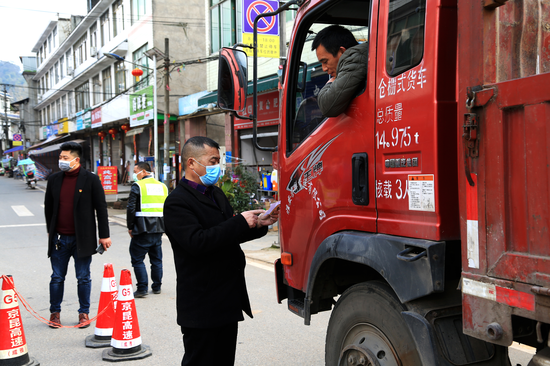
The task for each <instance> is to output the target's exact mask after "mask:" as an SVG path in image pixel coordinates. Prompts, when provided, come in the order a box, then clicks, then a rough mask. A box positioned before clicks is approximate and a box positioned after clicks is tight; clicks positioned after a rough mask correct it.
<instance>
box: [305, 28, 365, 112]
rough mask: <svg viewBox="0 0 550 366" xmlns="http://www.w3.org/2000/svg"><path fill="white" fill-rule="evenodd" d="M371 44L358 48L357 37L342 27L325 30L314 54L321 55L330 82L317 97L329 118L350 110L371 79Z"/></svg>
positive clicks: (318, 34) (320, 36) (314, 45)
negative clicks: (369, 77)
mask: <svg viewBox="0 0 550 366" xmlns="http://www.w3.org/2000/svg"><path fill="white" fill-rule="evenodd" d="M368 48H369V46H368V43H367V42H365V43H361V44H358V43H357V41H356V40H355V37H354V36H353V34H352V33H351V32H350V31H349V30H348V29H346V28H344V27H342V26H339V25H331V26H329V27H326V28H324V29H322V30H321V31H320V32H319V33H317V35H316V36H315V39H314V40H313V44H312V45H311V50H312V51H315V52H316V54H317V59H318V60H319V62H321V65H322V67H323V71H324V72H326V73H327V74H329V75H330V79H329V81H328V82H327V83H326V85H325V86H324V87H323V89H321V91H320V92H319V95H318V96H317V101H318V103H319V108H320V109H321V112H322V113H323V115H324V116H325V117H336V116H338V115H340V114H341V113H343V112H345V111H346V109H348V106H349V105H350V103H351V101H352V100H353V98H354V97H355V96H356V95H357V92H358V91H359V90H361V88H362V87H363V86H364V85H365V81H366V79H367V62H368Z"/></svg>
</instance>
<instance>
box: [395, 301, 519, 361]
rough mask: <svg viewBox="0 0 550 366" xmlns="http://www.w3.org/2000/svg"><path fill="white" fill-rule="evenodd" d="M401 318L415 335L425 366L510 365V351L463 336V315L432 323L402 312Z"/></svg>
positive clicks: (439, 319) (408, 312) (434, 319)
mask: <svg viewBox="0 0 550 366" xmlns="http://www.w3.org/2000/svg"><path fill="white" fill-rule="evenodd" d="M401 316H402V317H403V320H404V321H405V323H406V324H407V326H408V327H409V331H410V333H411V334H412V335H413V339H414V342H415V344H416V348H417V350H418V353H419V356H420V359H421V361H422V366H453V365H477V366H505V365H510V360H509V359H508V349H507V347H502V346H499V345H495V344H491V343H488V342H485V341H482V340H479V339H476V338H473V337H470V336H467V335H465V334H463V333H462V331H461V330H462V327H461V324H462V322H461V319H460V315H456V316H443V317H439V318H432V317H430V316H429V315H428V318H429V319H432V320H431V321H428V320H427V319H426V318H425V317H423V316H422V315H420V314H418V313H416V312H412V311H403V312H401ZM432 323H433V324H435V325H432ZM459 325H460V326H459Z"/></svg>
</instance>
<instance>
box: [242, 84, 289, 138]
mask: <svg viewBox="0 0 550 366" xmlns="http://www.w3.org/2000/svg"><path fill="white" fill-rule="evenodd" d="M243 115H244V116H250V115H252V96H248V98H247V99H246V110H245V112H244V113H243ZM278 124H279V91H278V90H275V91H272V92H269V93H265V94H260V95H258V124H257V125H258V127H263V126H277V125H278ZM247 128H252V121H250V120H247V119H240V118H235V129H236V130H243V129H247Z"/></svg>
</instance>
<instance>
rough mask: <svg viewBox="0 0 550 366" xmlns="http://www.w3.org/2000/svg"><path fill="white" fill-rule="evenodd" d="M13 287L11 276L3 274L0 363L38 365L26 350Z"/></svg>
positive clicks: (0, 315)
mask: <svg viewBox="0 0 550 366" xmlns="http://www.w3.org/2000/svg"><path fill="white" fill-rule="evenodd" d="M14 287H15V286H14V283H13V279H12V278H11V276H9V275H8V276H4V280H3V281H2V298H1V299H0V365H9V366H20V365H24V366H31V365H33V366H38V365H40V364H39V363H38V362H37V361H36V360H35V359H34V358H31V357H29V353H28V351H27V341H26V340H25V332H24V331H23V322H22V321H21V313H20V312H19V302H18V301H17V296H16V295H15V291H14Z"/></svg>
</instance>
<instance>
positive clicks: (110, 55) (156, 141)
mask: <svg viewBox="0 0 550 366" xmlns="http://www.w3.org/2000/svg"><path fill="white" fill-rule="evenodd" d="M152 50H154V48H153V49H152ZM152 50H149V51H152ZM149 51H147V52H145V54H146V55H147V56H148V57H150V56H149V55H148V54H147V53H148V52H149ZM103 55H104V56H105V57H108V58H112V59H114V60H117V61H124V62H127V63H129V64H132V65H134V66H138V67H143V68H145V69H148V70H153V118H154V125H153V133H154V135H155V138H154V139H153V140H154V149H155V155H154V157H155V178H156V179H158V178H159V174H158V166H159V158H158V151H159V136H158V128H159V127H158V118H157V67H156V66H157V62H156V58H155V53H153V65H154V66H155V67H154V68H152V69H151V68H150V67H146V66H143V65H139V64H136V63H135V62H131V61H127V60H126V59H125V58H124V57H122V56H119V55H117V54H116V53H112V52H104V53H103Z"/></svg>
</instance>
